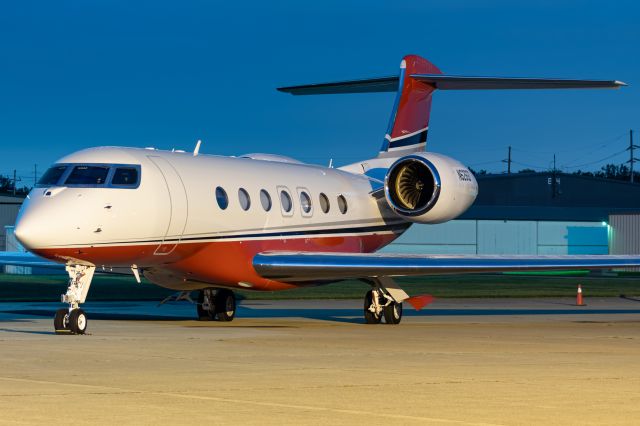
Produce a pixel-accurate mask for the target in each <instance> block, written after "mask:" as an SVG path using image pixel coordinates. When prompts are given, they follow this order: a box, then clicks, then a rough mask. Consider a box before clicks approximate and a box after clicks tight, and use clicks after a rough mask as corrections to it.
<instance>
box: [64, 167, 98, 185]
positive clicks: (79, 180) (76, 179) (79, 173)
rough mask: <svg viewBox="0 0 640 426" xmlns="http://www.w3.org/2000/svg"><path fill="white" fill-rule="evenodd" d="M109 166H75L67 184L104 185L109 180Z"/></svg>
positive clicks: (66, 181)
mask: <svg viewBox="0 0 640 426" xmlns="http://www.w3.org/2000/svg"><path fill="white" fill-rule="evenodd" d="M108 174H109V167H103V166H74V167H73V170H72V171H71V174H70V175H69V177H67V180H65V181H64V183H65V185H102V184H103V183H105V182H106V181H107V175H108Z"/></svg>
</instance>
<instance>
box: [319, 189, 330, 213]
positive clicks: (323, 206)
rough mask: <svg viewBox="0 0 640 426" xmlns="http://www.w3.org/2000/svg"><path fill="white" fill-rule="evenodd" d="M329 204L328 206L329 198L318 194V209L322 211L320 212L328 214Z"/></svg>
mask: <svg viewBox="0 0 640 426" xmlns="http://www.w3.org/2000/svg"><path fill="white" fill-rule="evenodd" d="M330 207H331V206H330V204H329V198H328V197H327V196H326V195H325V194H323V193H322V192H321V193H320V208H321V209H322V211H323V212H324V213H329V208H330Z"/></svg>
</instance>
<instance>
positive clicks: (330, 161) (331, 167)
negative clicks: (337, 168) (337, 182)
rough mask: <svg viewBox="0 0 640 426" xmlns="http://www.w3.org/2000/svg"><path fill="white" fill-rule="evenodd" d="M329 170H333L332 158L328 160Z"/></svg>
mask: <svg viewBox="0 0 640 426" xmlns="http://www.w3.org/2000/svg"><path fill="white" fill-rule="evenodd" d="M329 168H330V169H333V158H330V159H329Z"/></svg>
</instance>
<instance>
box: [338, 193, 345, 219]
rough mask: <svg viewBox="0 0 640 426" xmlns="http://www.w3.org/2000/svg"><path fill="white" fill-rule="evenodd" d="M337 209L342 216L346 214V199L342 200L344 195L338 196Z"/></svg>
mask: <svg viewBox="0 0 640 426" xmlns="http://www.w3.org/2000/svg"><path fill="white" fill-rule="evenodd" d="M338 208H339V209H340V213H342V214H345V213H346V212H347V199H346V198H344V195H338Z"/></svg>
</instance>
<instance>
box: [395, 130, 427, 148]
mask: <svg viewBox="0 0 640 426" xmlns="http://www.w3.org/2000/svg"><path fill="white" fill-rule="evenodd" d="M428 132H429V129H424V130H423V131H422V132H420V133H417V134H415V135H413V136H409V137H408V138H405V139H400V140H397V141H392V142H389V148H399V147H401V146H410V145H417V144H420V143H424V142H426V141H427V133H428Z"/></svg>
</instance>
